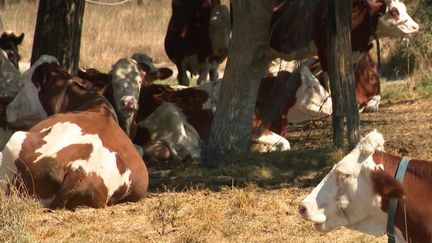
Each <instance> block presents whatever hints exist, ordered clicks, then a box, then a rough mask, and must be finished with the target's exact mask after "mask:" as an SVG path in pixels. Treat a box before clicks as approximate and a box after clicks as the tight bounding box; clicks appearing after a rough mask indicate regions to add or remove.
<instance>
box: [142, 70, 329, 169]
mask: <svg viewBox="0 0 432 243" xmlns="http://www.w3.org/2000/svg"><path fill="white" fill-rule="evenodd" d="M303 68H304V69H303ZM303 68H302V69H301V70H302V71H300V72H299V78H298V79H296V80H295V82H296V84H295V92H294V96H293V97H291V100H290V101H289V102H288V104H287V105H286V109H285V110H284V111H283V112H284V113H283V114H282V115H281V116H285V118H284V121H287V119H286V116H288V120H292V121H295V122H300V121H304V120H308V119H312V118H315V117H318V118H320V117H323V116H328V115H329V114H330V113H329V110H330V111H331V105H332V103H331V99H329V98H328V97H329V94H328V93H327V92H326V91H325V89H324V88H323V87H322V86H321V85H320V83H319V82H318V80H317V79H316V78H315V77H314V76H313V75H312V74H311V73H310V71H308V69H307V67H306V68H305V67H304V66H303ZM286 75H289V74H286ZM285 81H286V76H283V75H282V76H280V77H269V78H265V79H263V80H262V82H261V86H260V91H259V94H258V101H257V110H256V112H255V115H254V121H253V127H254V129H258V130H257V131H258V132H257V133H254V134H256V136H254V137H253V138H252V139H253V141H254V143H255V145H254V146H253V150H254V151H259V152H267V151H284V150H288V149H290V144H289V142H288V140H287V139H286V138H284V137H282V136H280V135H279V134H278V132H279V131H277V129H275V130H273V129H272V130H273V131H271V130H270V128H271V127H263V126H262V122H261V121H260V119H261V116H262V115H263V113H264V112H265V111H264V109H266V107H265V106H264V105H261V102H262V101H268V100H269V99H271V98H272V93H271V89H268V87H269V86H270V87H271V86H273V85H274V84H275V83H283V82H285ZM219 90H220V81H218V82H213V83H205V84H203V85H201V86H197V87H191V88H186V89H181V90H177V89H174V88H171V87H170V86H166V85H151V86H148V87H144V88H142V89H141V93H140V100H139V106H140V109H139V111H138V113H137V116H136V121H137V124H138V127H139V129H138V130H139V132H138V134H137V136H136V137H135V138H134V142H135V143H136V144H139V145H143V146H144V150H145V151H146V152H145V153H144V154H145V155H147V156H149V158H151V159H156V160H169V159H174V160H180V161H181V160H184V159H185V158H188V157H192V158H195V159H199V158H200V153H201V146H202V144H205V143H206V141H207V139H208V135H209V131H210V125H211V122H212V119H213V112H214V111H215V109H216V105H217V102H218V100H219V98H218V97H219ZM290 111H294V112H290ZM279 130H280V129H279Z"/></svg>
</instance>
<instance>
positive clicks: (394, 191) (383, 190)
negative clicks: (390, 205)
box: [370, 170, 404, 199]
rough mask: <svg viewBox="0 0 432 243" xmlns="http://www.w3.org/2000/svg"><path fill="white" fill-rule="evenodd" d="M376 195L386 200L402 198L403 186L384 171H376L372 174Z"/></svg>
mask: <svg viewBox="0 0 432 243" xmlns="http://www.w3.org/2000/svg"><path fill="white" fill-rule="evenodd" d="M370 177H371V180H372V183H373V187H374V190H375V192H376V193H378V194H379V195H380V196H382V197H384V198H388V199H390V198H401V197H402V196H403V195H404V190H403V188H402V185H401V184H400V183H399V182H398V181H397V180H396V179H395V178H394V177H393V176H391V175H389V174H388V173H386V172H385V171H384V170H374V171H372V172H371V174H370Z"/></svg>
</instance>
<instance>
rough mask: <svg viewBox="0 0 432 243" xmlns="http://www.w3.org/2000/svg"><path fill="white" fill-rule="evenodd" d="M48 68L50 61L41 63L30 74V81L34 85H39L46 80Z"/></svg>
mask: <svg viewBox="0 0 432 243" xmlns="http://www.w3.org/2000/svg"><path fill="white" fill-rule="evenodd" d="M49 68H50V63H47V62H46V63H43V64H41V65H39V66H38V67H37V68H36V69H35V70H34V72H33V74H32V76H31V81H32V82H33V84H34V85H36V87H38V88H39V87H41V85H42V84H44V83H46V82H47V78H48V74H47V73H48V72H49Z"/></svg>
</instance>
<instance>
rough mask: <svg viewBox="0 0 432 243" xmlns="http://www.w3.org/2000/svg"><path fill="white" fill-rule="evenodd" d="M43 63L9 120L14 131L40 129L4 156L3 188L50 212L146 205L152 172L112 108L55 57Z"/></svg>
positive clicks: (17, 137) (0, 166) (20, 135)
mask: <svg viewBox="0 0 432 243" xmlns="http://www.w3.org/2000/svg"><path fill="white" fill-rule="evenodd" d="M42 58H43V57H42ZM36 64H37V66H32V68H31V75H28V76H26V77H27V79H25V80H24V86H23V88H22V89H21V90H20V92H19V93H18V94H17V96H16V97H15V99H14V100H13V101H12V102H11V103H10V104H9V105H8V107H7V111H6V113H7V118H8V121H9V122H10V123H12V124H13V123H18V124H19V125H21V124H29V123H26V122H22V121H28V120H30V121H32V122H38V123H37V124H36V125H34V126H33V127H31V128H30V129H29V130H28V131H26V132H24V131H19V132H15V133H14V134H13V135H12V137H11V139H10V140H9V141H8V143H7V144H6V146H5V148H4V150H3V151H2V152H1V160H0V180H1V181H2V188H3V189H7V188H9V187H10V186H14V187H15V188H16V189H17V190H20V191H23V192H26V193H28V194H29V195H31V196H34V197H36V198H37V199H39V201H40V202H41V203H42V204H43V205H44V206H45V207H49V208H68V209H74V208H77V207H80V206H90V207H103V206H105V205H112V204H115V203H119V202H124V201H138V200H140V199H141V198H143V197H144V195H145V193H146V191H147V187H148V172H147V168H146V165H145V164H144V161H143V160H142V158H141V156H140V154H139V153H138V151H137V150H136V148H135V146H134V145H133V144H132V142H131V140H130V139H129V137H128V136H127V135H126V134H125V132H124V131H123V130H122V129H121V128H120V126H119V125H118V123H117V120H116V115H115V113H114V110H113V108H112V105H111V104H110V103H109V102H108V101H107V100H106V98H105V97H103V96H102V95H100V94H98V93H97V92H95V91H94V86H93V85H91V83H89V82H87V81H84V80H81V79H79V78H76V77H72V76H70V75H69V74H68V73H66V72H65V71H64V70H62V69H61V68H60V67H59V65H58V62H57V60H55V58H52V57H51V58H50V61H45V62H39V63H38V62H36ZM41 114H43V115H42V116H41ZM48 116H49V117H48Z"/></svg>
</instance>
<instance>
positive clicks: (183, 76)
mask: <svg viewBox="0 0 432 243" xmlns="http://www.w3.org/2000/svg"><path fill="white" fill-rule="evenodd" d="M177 70H178V73H177V81H178V84H180V85H185V86H189V77H188V76H187V73H186V69H184V68H183V67H181V66H179V65H177Z"/></svg>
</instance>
